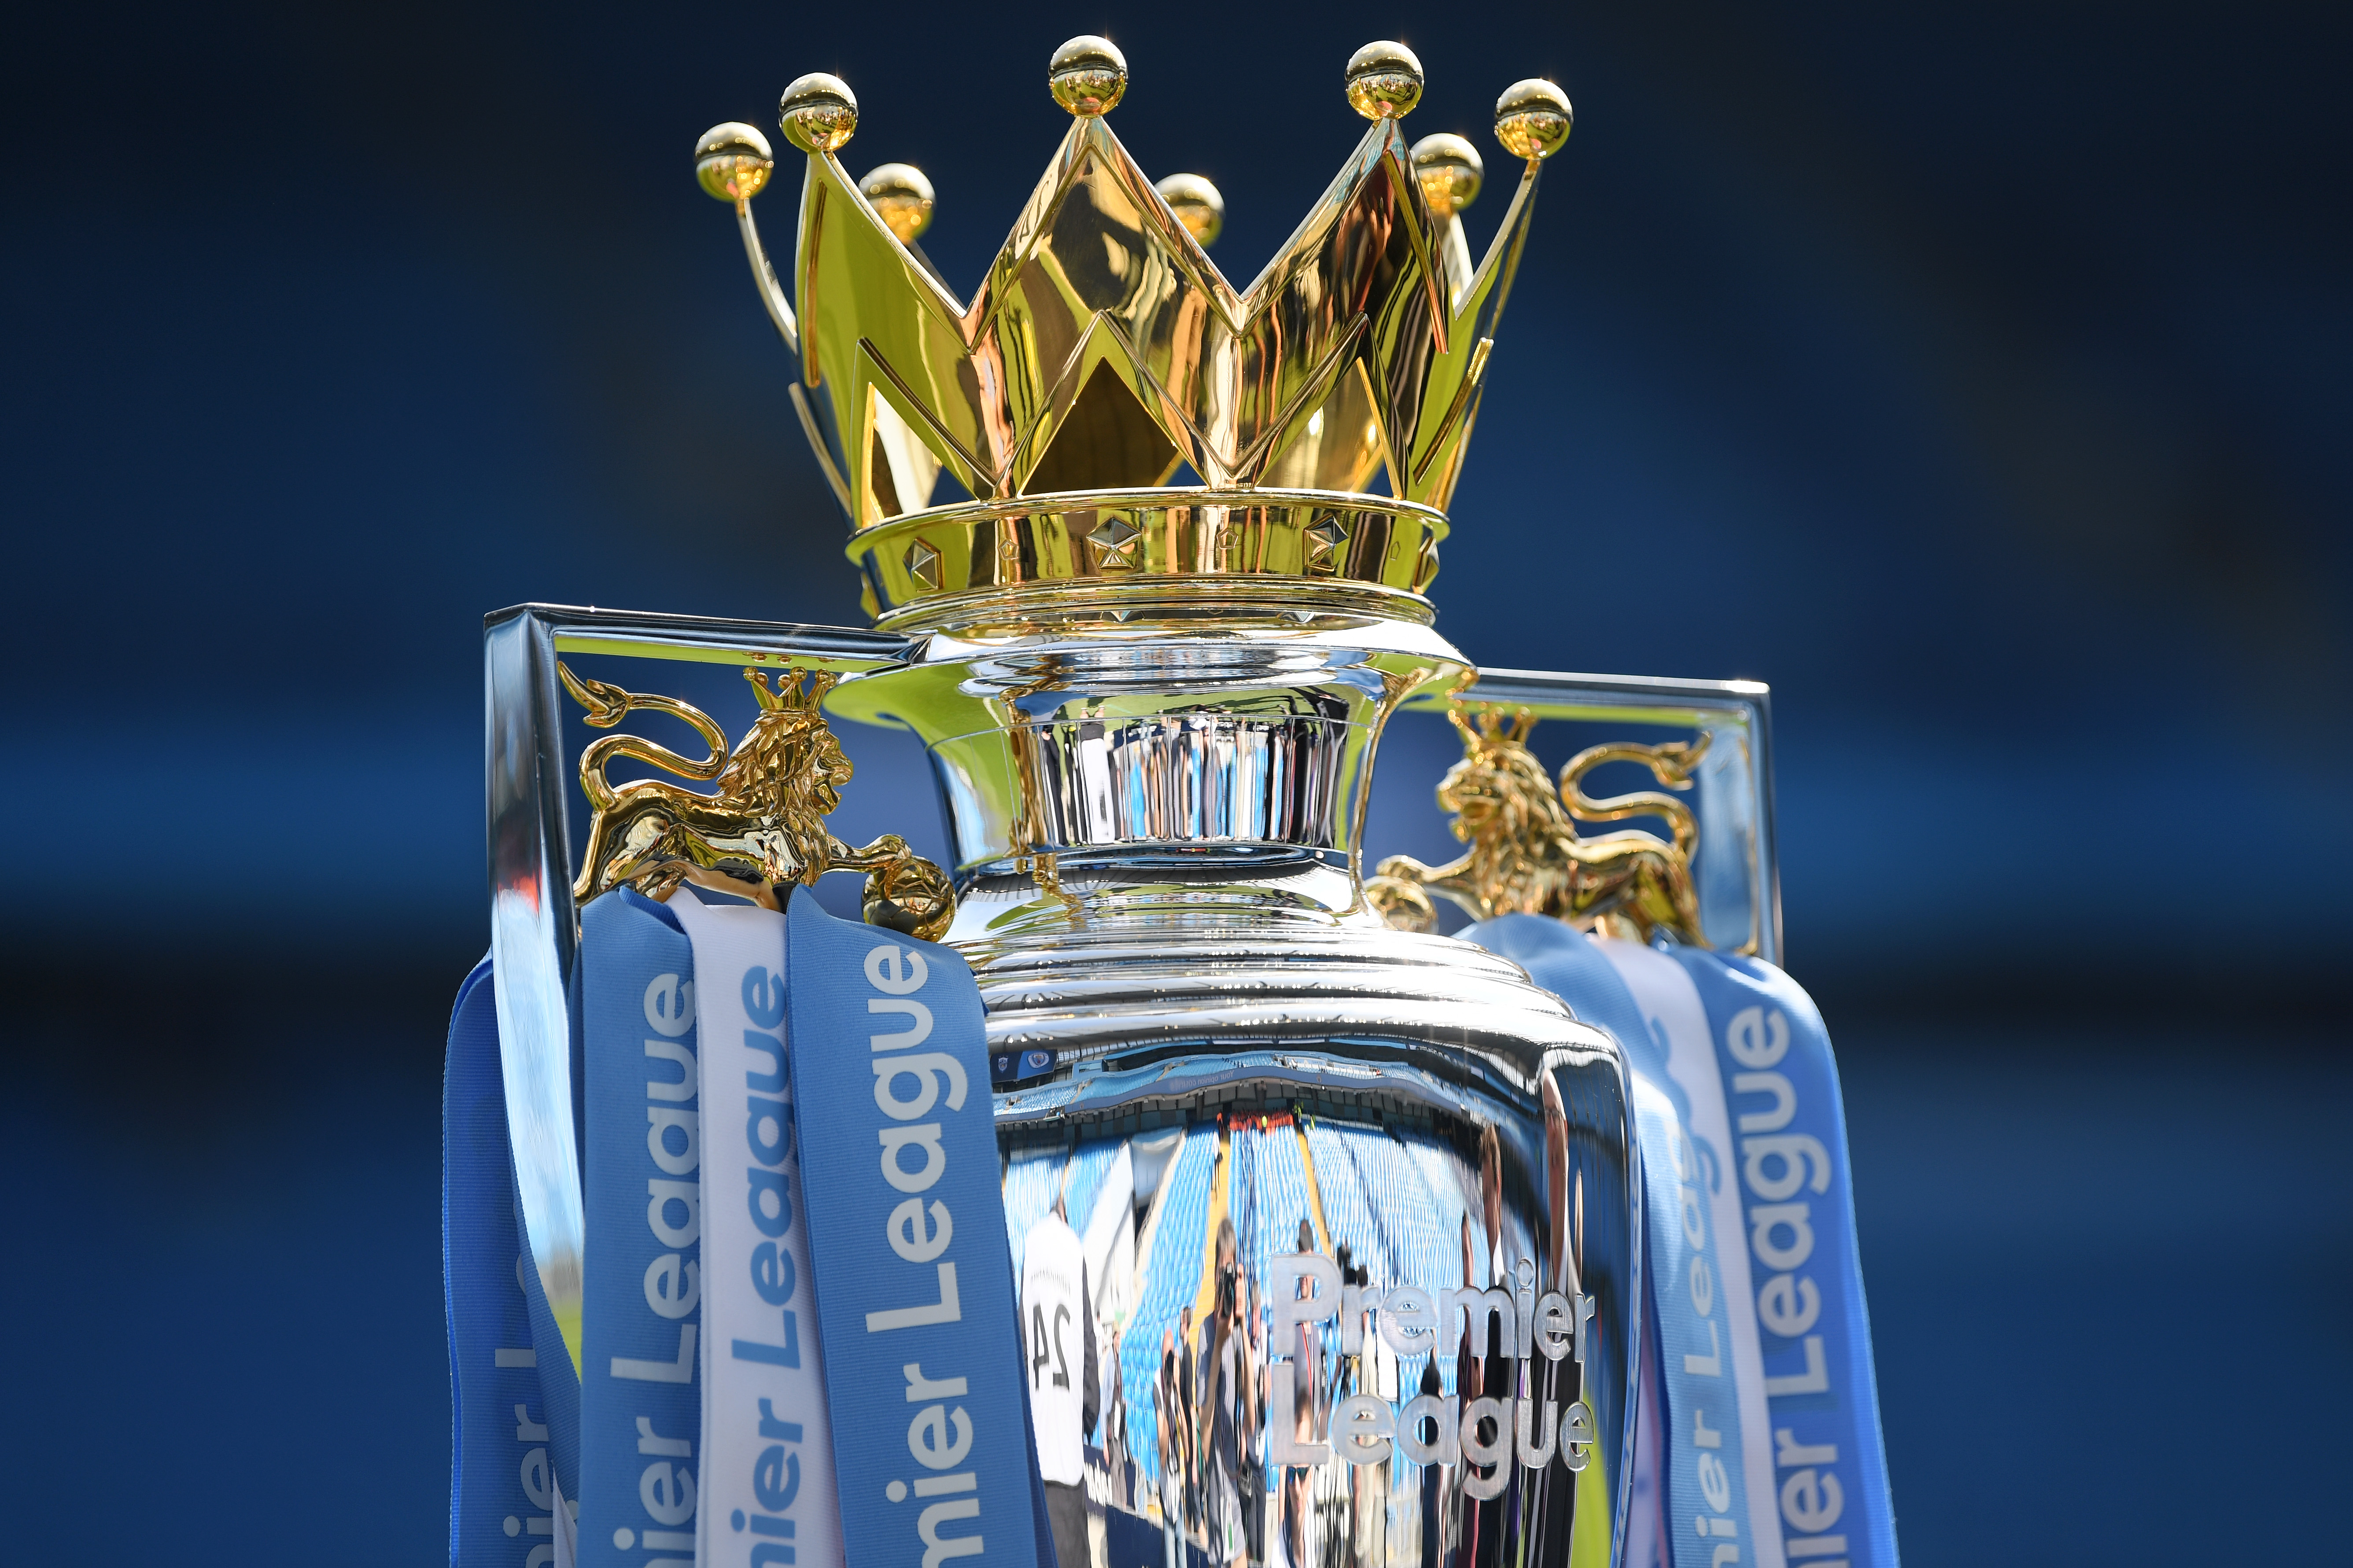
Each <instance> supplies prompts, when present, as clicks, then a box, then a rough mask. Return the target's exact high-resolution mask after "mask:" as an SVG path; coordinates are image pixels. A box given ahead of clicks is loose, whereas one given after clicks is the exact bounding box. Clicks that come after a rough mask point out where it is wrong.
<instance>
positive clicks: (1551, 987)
mask: <svg viewBox="0 0 2353 1568" xmlns="http://www.w3.org/2000/svg"><path fill="white" fill-rule="evenodd" d="M1460 934H1461V936H1462V938H1463V939H1464V940H1466V941H1469V942H1477V943H1478V944H1479V945H1481V946H1482V947H1485V948H1486V949H1488V950H1489V951H1490V952H1496V953H1500V954H1502V955H1503V956H1504V957H1506V958H1509V959H1511V960H1513V961H1514V963H1518V964H1519V965H1520V966H1521V967H1522V968H1524V969H1525V970H1526V971H1527V972H1528V973H1529V975H1530V977H1531V978H1533V979H1534V980H1535V983H1536V984H1539V985H1542V986H1544V987H1545V988H1546V990H1548V991H1551V992H1552V993H1553V994H1556V995H1557V996H1559V997H1560V998H1561V999H1562V1000H1563V1001H1565V1002H1567V1004H1568V1005H1569V1009H1570V1011H1572V1012H1574V1013H1575V1014H1576V1015H1577V1017H1578V1018H1580V1019H1582V1020H1584V1021H1585V1022H1587V1023H1589V1024H1594V1025H1598V1026H1600V1027H1602V1028H1604V1029H1607V1030H1608V1031H1609V1033H1610V1034H1611V1035H1613V1036H1614V1037H1617V1039H1618V1042H1619V1044H1620V1046H1621V1047H1624V1049H1625V1052H1626V1058H1627V1065H1628V1067H1629V1068H1630V1070H1631V1072H1632V1074H1633V1078H1634V1103H1633V1106H1632V1110H1633V1113H1634V1127H1635V1132H1636V1138H1637V1142H1638V1145H1639V1147H1640V1149H1641V1165H1642V1169H1641V1181H1642V1192H1643V1212H1642V1233H1643V1243H1644V1250H1645V1254H1646V1256H1645V1258H1644V1269H1643V1280H1644V1290H1645V1294H1646V1296H1647V1297H1648V1303H1647V1306H1648V1310H1647V1313H1646V1318H1647V1321H1648V1322H1649V1323H1650V1325H1651V1328H1652V1331H1654V1332H1655V1333H1656V1335H1657V1344H1656V1351H1655V1357H1654V1359H1653V1360H1652V1364H1653V1366H1654V1367H1655V1369H1656V1374H1657V1376H1658V1379H1659V1386H1660V1390H1661V1392H1662V1394H1663V1395H1664V1398H1663V1401H1662V1402H1660V1401H1657V1400H1655V1399H1654V1400H1650V1401H1646V1404H1648V1405H1651V1406H1652V1408H1653V1410H1654V1412H1655V1414H1657V1415H1659V1416H1661V1417H1662V1421H1663V1426H1664V1431H1663V1433H1662V1440H1661V1441H1660V1442H1659V1443H1658V1445H1657V1447H1656V1450H1655V1451H1656V1452H1657V1454H1658V1455H1659V1459H1660V1463H1661V1465H1662V1475H1661V1476H1660V1478H1659V1479H1660V1483H1661V1486H1662V1489H1663V1493H1664V1496H1663V1507H1662V1510H1661V1511H1662V1518H1661V1519H1660V1521H1658V1525H1659V1526H1662V1527H1664V1528H1663V1533H1662V1542H1661V1543H1662V1545H1665V1546H1666V1547H1667V1552H1668V1556H1669V1559H1670V1561H1672V1563H1676V1564H1677V1565H1678V1568H1683V1565H1707V1564H1713V1563H1718V1562H1719V1561H1721V1562H1725V1563H1737V1562H1742V1561H1743V1560H1744V1554H1743V1552H1742V1550H1741V1549H1742V1548H1747V1552H1746V1561H1748V1562H1751V1563H1753V1562H1755V1561H1756V1557H1755V1549H1754V1547H1753V1545H1751V1543H1750V1542H1749V1540H1748V1535H1749V1531H1746V1530H1743V1529H1742V1528H1741V1526H1742V1525H1743V1524H1744V1523H1746V1521H1750V1520H1751V1519H1752V1518H1753V1517H1754V1514H1753V1510H1751V1508H1750V1506H1749V1500H1748V1498H1747V1496H1746V1490H1747V1488H1746V1474H1745V1472H1746V1466H1745V1465H1744V1463H1743V1458H1744V1454H1745V1450H1746V1444H1747V1443H1748V1442H1749V1441H1751V1440H1754V1439H1755V1438H1756V1437H1757V1435H1756V1434H1750V1433H1746V1432H1744V1430H1743V1426H1742V1422H1741V1418H1740V1409H1739V1402H1738V1398H1737V1395H1736V1388H1735V1355H1734V1351H1735V1345H1734V1343H1733V1337H1734V1336H1733V1331H1732V1327H1731V1320H1732V1313H1731V1312H1730V1311H1729V1310H1727V1308H1728V1305H1729V1303H1727V1302H1726V1301H1725V1300H1724V1295H1725V1291H1724V1288H1723V1285H1722V1283H1721V1281H1723V1280H1724V1279H1725V1273H1726V1270H1725V1268H1723V1257H1722V1253H1723V1248H1724V1247H1726V1246H1730V1247H1737V1246H1738V1245H1739V1241H1738V1238H1737V1237H1719V1236H1717V1235H1716V1234H1715V1232H1716V1228H1717V1227H1716V1226H1715V1225H1714V1224H1713V1223H1711V1220H1710V1212H1711V1205H1709V1204H1708V1203H1707V1201H1706V1190H1707V1188H1706V1173H1705V1167H1704V1164H1703V1163H1702V1160H1701V1156H1700V1154H1699V1152H1698V1151H1697V1150H1696V1148H1695V1147H1694V1143H1693V1142H1692V1138H1691V1134H1690V1125H1691V1112H1692V1106H1691V1097H1690V1095H1689V1094H1688V1093H1687V1092H1686V1091H1685V1090H1684V1089H1683V1086H1682V1085H1680V1084H1678V1083H1676V1082H1675V1081H1674V1079H1673V1078H1672V1076H1671V1075H1670V1073H1669V1072H1668V1068H1667V1060H1668V1052H1667V1047H1666V1043H1665V1041H1663V1040H1662V1038H1660V1037H1659V1035H1658V1034H1657V1033H1656V1032H1654V1031H1653V1028H1652V1026H1651V1021H1650V1020H1649V1019H1647V1018H1646V1017H1645V1016H1644V1015H1643V1011H1642V1008H1641V1005H1640V1004H1639V1003H1638V1002H1637V1001H1636V1000H1635V997H1634V994H1633V993H1632V992H1631V991H1630V990H1629V989H1628V987H1627V984H1626V982H1625V980H1624V978H1623V977H1621V976H1620V973H1619V972H1618V970H1617V968H1616V967H1615V966H1614V965H1613V964H1611V963H1610V962H1609V959H1608V958H1606V957H1605V956H1603V953H1602V951H1601V949H1600V948H1599V946H1598V945H1597V944H1596V943H1595V942H1593V941H1592V940H1591V939H1590V938H1588V937H1587V936H1585V935H1583V934H1582V933H1580V932H1578V931H1575V930H1574V929H1572V928H1570V927H1568V926H1566V925H1564V924H1562V923H1561V922H1560V921H1555V920H1546V919H1543V918H1540V917H1538V916H1535V915H1505V916H1503V917H1502V918H1500V919H1497V920H1493V921H1485V922H1482V923H1480V924H1477V925H1473V926H1471V927H1469V928H1467V929H1466V930H1464V931H1461V933H1460ZM1646 1359H1649V1358H1646ZM1652 1451H1653V1449H1652V1447H1651V1443H1650V1442H1649V1441H1648V1440H1646V1441H1645V1442H1644V1444H1643V1447H1642V1452H1643V1454H1644V1455H1645V1456H1646V1457H1647V1456H1648V1455H1649V1454H1650V1453H1651V1452H1652ZM1638 1486H1639V1483H1638ZM1716 1531H1722V1532H1723V1533H1722V1534H1718V1533H1715V1532H1716ZM1703 1532H1705V1533H1703ZM1633 1533H1634V1534H1635V1535H1636V1536H1637V1537H1642V1536H1644V1535H1645V1534H1646V1531H1644V1530H1643V1529H1642V1528H1641V1521H1638V1522H1637V1525H1636V1527H1635V1530H1634V1531H1633ZM1720 1546H1728V1547H1730V1548H1731V1549H1732V1555H1730V1556H1729V1557H1726V1558H1722V1559H1719V1558H1718V1556H1717V1548H1718V1547H1720Z"/></svg>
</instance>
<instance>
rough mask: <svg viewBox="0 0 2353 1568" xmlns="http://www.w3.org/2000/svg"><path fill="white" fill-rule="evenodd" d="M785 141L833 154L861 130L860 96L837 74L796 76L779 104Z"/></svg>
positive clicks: (814, 151)
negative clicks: (859, 128) (859, 127)
mask: <svg viewBox="0 0 2353 1568" xmlns="http://www.w3.org/2000/svg"><path fill="white" fill-rule="evenodd" d="M776 122H777V123H778V124H779V125H781V126H782V127H783V128H784V132H785V140H786V141H787V142H791V143H792V144H793V145H794V146H796V147H797V148H799V149H800V150H801V151H802V152H804V153H831V152H834V151H836V150H838V149H839V148H841V147H843V146H845V145H847V144H848V143H849V139H850V137H852V136H853V135H856V134H857V132H858V95H857V94H856V93H854V92H851V91H850V90H849V83H848V82H846V81H844V80H842V79H840V78H839V77H838V76H828V75H826V74H825V72H823V71H811V72H809V73H808V75H807V76H804V77H796V78H795V79H793V84H792V85H791V86H790V87H788V88H786V89H785V96H784V99H783V100H782V101H781V102H779V103H778V104H777V105H776Z"/></svg>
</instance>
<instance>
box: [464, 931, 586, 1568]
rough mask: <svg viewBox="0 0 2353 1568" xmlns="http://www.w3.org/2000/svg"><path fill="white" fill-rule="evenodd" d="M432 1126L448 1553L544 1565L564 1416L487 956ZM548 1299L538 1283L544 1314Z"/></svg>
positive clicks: (477, 1567)
mask: <svg viewBox="0 0 2353 1568" xmlns="http://www.w3.org/2000/svg"><path fill="white" fill-rule="evenodd" d="M441 1132H442V1144H441V1280H442V1289H443V1291H444V1297H445V1300H446V1301H447V1303H448V1323H449V1406H450V1415H451V1434H450V1437H451V1443H450V1459H449V1562H450V1563H451V1568H491V1565H493V1564H496V1565H497V1568H546V1565H547V1564H548V1563H552V1562H554V1556H555V1547H554V1524H555V1518H554V1503H555V1499H556V1497H557V1495H558V1494H557V1492H556V1489H555V1486H556V1483H555V1477H556V1474H557V1472H558V1469H559V1468H560V1465H561V1458H560V1457H559V1455H558V1453H557V1452H556V1450H557V1448H558V1444H557V1442H556V1433H555V1428H556V1427H557V1426H559V1425H560V1422H559V1421H558V1420H557V1418H556V1417H555V1415H554V1414H552V1413H551V1412H550V1411H549V1409H548V1405H547V1400H546V1396H545V1395H544V1394H543V1391H542V1386H541V1371H540V1368H541V1364H542V1363H543V1360H544V1359H545V1358H544V1357H543V1354H542V1353H541V1349H540V1346H541V1343H542V1342H541V1341H540V1340H539V1338H538V1336H537V1335H536V1334H535V1333H534V1324H533V1296H534V1295H536V1294H537V1291H536V1287H537V1285H538V1282H539V1281H538V1274H537V1271H536V1270H534V1269H533V1268H531V1267H530V1266H529V1265H528V1264H527V1263H526V1262H525V1260H524V1258H523V1255H522V1240H521V1237H522V1222H521V1219H520V1217H519V1215H520V1205H519V1203H518V1201H517V1198H516V1194H515V1184H514V1165H513V1160H512V1154H511V1153H510V1152H509V1149H508V1144H507V1111H506V1089H505V1084H504V1080H503V1079H502V1078H501V1074H500V1068H499V1028H498V1011H497V1007H496V1005H495V997H494V994H493V992H492V990H491V963H490V960H488V959H487V958H486V959H484V960H483V961H482V962H481V963H479V964H477V965H476V966H475V967H474V970H473V973H470V974H469V975H467V976H466V981H465V984H463V985H461V986H459V990H458V1001H457V1005H456V1006H455V1007H454V1008H452V1009H451V1012H450V1016H449V1048H448V1060H447V1066H446V1068H445V1071H444V1076H443V1079H442V1108H441ZM546 1312H547V1309H546V1303H545V1300H544V1298H543V1297H541V1298H540V1299H539V1300H538V1313H539V1316H541V1317H543V1318H544V1317H546ZM553 1328H554V1322H553V1320H552V1319H551V1320H549V1321H548V1329H549V1331H551V1332H552V1331H553ZM554 1343H555V1346H556V1348H555V1352H554V1354H555V1357H556V1359H557V1360H559V1361H562V1362H563V1368H564V1372H565V1378H564V1379H563V1380H562V1381H563V1382H564V1383H566V1384H568V1383H569V1381H570V1379H569V1373H570V1372H571V1363H570V1361H569V1360H568V1359H565V1352H564V1351H563V1349H562V1342H561V1341H556V1342H554Z"/></svg>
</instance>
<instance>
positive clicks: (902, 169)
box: [858, 163, 932, 245]
mask: <svg viewBox="0 0 2353 1568" xmlns="http://www.w3.org/2000/svg"><path fill="white" fill-rule="evenodd" d="M858 194H859V195H861V196H864V197H865V198H866V205H868V206H871V207H872V208H873V209H874V216H877V217H879V218H881V220H882V226H883V227H885V228H887V229H889V230H890V231H891V233H892V237H895V238H896V239H897V240H898V242H899V243H900V244H902V245H913V243H914V242H915V240H916V238H917V237H919V236H920V235H922V234H923V231H924V230H925V229H927V228H929V227H931V226H932V182H931V181H930V180H928V179H926V178H924V177H923V171H922V170H921V169H918V168H916V167H915V166H914V165H913V163H884V164H882V165H881V166H880V167H879V168H874V169H870V170H868V171H867V173H866V177H865V178H864V179H862V180H860V181H859V182H858Z"/></svg>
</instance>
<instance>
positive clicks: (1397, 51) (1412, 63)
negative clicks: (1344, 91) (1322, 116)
mask: <svg viewBox="0 0 2353 1568" xmlns="http://www.w3.org/2000/svg"><path fill="white" fill-rule="evenodd" d="M1347 81H1348V102H1349V104H1350V106H1351V107H1353V108H1354V109H1355V110H1356V112H1357V113H1359V114H1361V115H1363V116H1364V117H1365V118H1366V119H1367V120H1403V119H1404V118H1405V117H1406V116H1407V115H1409V114H1411V113H1412V112H1413V106H1414V105H1415V104H1417V103H1419V102H1420V101H1421V81H1422V77H1421V58H1420V57H1419V56H1418V55H1416V54H1415V53H1414V52H1413V51H1412V50H1411V49H1409V48H1407V47H1405V46H1404V45H1403V44H1399V43H1393V42H1391V41H1389V40H1388V39H1386V38H1384V39H1382V40H1380V41H1379V42H1377V43H1371V44H1366V46H1365V47H1363V48H1361V49H1358V50H1357V51H1356V53H1355V54H1353V55H1351V56H1349V57H1348V77H1347Z"/></svg>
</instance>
